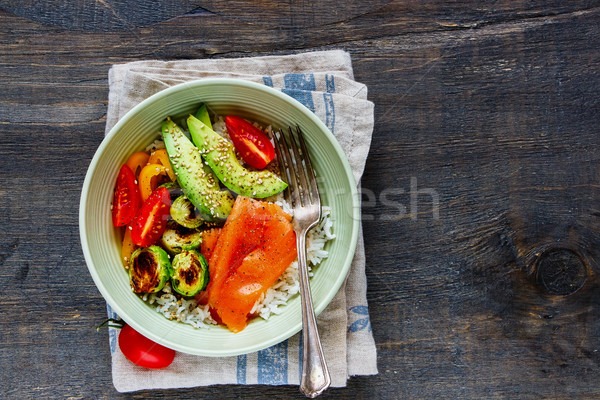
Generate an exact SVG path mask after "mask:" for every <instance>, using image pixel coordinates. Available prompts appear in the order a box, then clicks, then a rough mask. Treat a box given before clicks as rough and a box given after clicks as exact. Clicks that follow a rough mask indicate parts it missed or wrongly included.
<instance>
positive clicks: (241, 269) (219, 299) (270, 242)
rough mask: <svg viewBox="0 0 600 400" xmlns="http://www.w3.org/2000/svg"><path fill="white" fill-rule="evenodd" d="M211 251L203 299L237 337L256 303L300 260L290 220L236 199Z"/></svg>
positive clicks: (244, 199) (258, 204) (272, 206)
mask: <svg viewBox="0 0 600 400" xmlns="http://www.w3.org/2000/svg"><path fill="white" fill-rule="evenodd" d="M211 238H212V237H211ZM209 247H210V244H207V248H209ZM212 250H213V251H212V254H210V258H209V262H208V263H209V271H210V283H209V285H208V287H207V289H206V294H205V296H206V297H205V299H206V300H207V302H208V305H209V306H210V307H211V308H212V311H213V312H214V313H216V314H217V315H218V317H219V319H220V321H221V322H222V323H223V324H224V325H225V326H227V327H228V328H229V329H230V330H231V331H233V332H239V331H241V330H243V329H244V328H245V327H246V325H247V324H248V320H249V318H250V315H249V313H250V311H251V310H252V308H253V306H254V304H255V303H256V301H257V300H258V299H259V298H260V297H261V295H262V294H263V293H265V292H266V291H267V289H269V288H270V287H271V286H272V285H273V284H274V283H275V282H276V281H277V279H278V278H279V277H280V276H281V274H282V273H283V272H284V271H285V270H286V269H287V268H288V267H289V265H290V264H291V263H292V262H293V261H294V260H295V259H296V256H297V253H296V234H295V232H294V229H293V226H292V223H291V217H290V216H289V215H288V214H286V213H284V212H283V210H282V209H281V207H279V206H278V205H276V204H271V203H265V202H262V201H257V200H254V199H251V198H249V197H245V196H238V197H237V199H236V201H235V204H234V205H233V209H232V210H231V214H230V215H229V216H228V217H227V221H226V222H225V225H224V226H223V228H222V230H221V232H220V233H219V234H218V240H217V244H216V246H214V249H212ZM203 297H204V296H203ZM203 300H204V299H203Z"/></svg>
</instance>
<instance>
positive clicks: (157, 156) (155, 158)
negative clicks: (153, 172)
mask: <svg viewBox="0 0 600 400" xmlns="http://www.w3.org/2000/svg"><path fill="white" fill-rule="evenodd" d="M148 164H160V165H162V166H163V167H165V170H166V171H167V174H168V175H169V178H171V181H175V180H176V179H177V177H176V176H175V171H173V168H172V167H171V162H170V161H169V155H168V154H167V150H166V149H160V150H156V151H155V152H154V153H152V154H150V158H149V159H148Z"/></svg>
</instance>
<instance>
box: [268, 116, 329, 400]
mask: <svg viewBox="0 0 600 400" xmlns="http://www.w3.org/2000/svg"><path fill="white" fill-rule="evenodd" d="M288 131H289V135H288V136H289V138H288V139H287V140H286V138H285V136H286V135H284V133H283V131H282V130H281V129H280V130H279V132H278V133H279V136H277V135H274V136H275V140H274V142H275V147H276V149H277V157H278V158H277V160H278V163H279V168H280V170H281V176H282V177H283V178H284V179H285V180H287V182H288V185H289V186H288V189H287V190H286V191H285V199H286V201H287V202H288V204H290V206H292V209H293V210H294V218H293V220H292V223H293V225H294V231H295V232H296V247H297V249H298V270H299V271H300V298H301V300H302V342H303V353H302V378H301V380H300V391H301V392H302V393H304V394H305V395H306V396H307V397H310V398H314V397H317V396H318V395H320V394H321V393H323V391H324V390H325V389H327V388H328V387H329V385H330V384H331V378H330V376H329V371H328V369H327V363H326V362H325V356H324V355H323V348H322V347H321V340H320V339H319V331H318V329H317V321H316V319H315V312H314V309H313V302H312V297H311V294H310V286H309V283H308V266H307V262H306V233H307V232H308V231H309V230H310V229H311V228H312V227H314V226H315V225H317V223H318V222H319V220H320V219H321V200H320V198H319V189H318V187H317V181H316V178H315V173H314V170H313V168H312V164H311V162H310V157H309V156H308V151H307V149H306V143H305V142H304V138H303V137H302V131H301V130H300V127H299V126H296V135H295V136H296V137H297V141H298V143H299V145H298V143H296V138H294V134H293V132H292V128H290V127H288ZM288 140H289V143H290V145H291V146H288ZM290 147H291V152H290Z"/></svg>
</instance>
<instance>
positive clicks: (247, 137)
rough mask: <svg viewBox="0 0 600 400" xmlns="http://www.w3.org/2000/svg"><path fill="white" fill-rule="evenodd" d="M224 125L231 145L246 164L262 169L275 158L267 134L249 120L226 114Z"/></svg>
mask: <svg viewBox="0 0 600 400" xmlns="http://www.w3.org/2000/svg"><path fill="white" fill-rule="evenodd" d="M225 125H226V126H227V132H228V133H229V137H230V138H231V141H232V142H233V145H234V146H235V148H236V150H237V151H238V152H239V153H240V156H241V157H242V158H243V159H244V161H245V162H246V163H248V165H250V166H252V167H254V168H256V169H263V168H264V167H266V166H267V165H268V164H269V163H270V162H271V161H272V160H273V158H275V148H274V147H273V144H272V143H271V141H270V140H269V138H268V137H267V135H265V134H264V133H263V132H262V131H261V130H260V129H258V128H257V127H255V126H254V125H252V124H251V123H250V122H248V121H246V120H245V119H243V118H240V117H236V116H233V115H228V116H226V117H225Z"/></svg>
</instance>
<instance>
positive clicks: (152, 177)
mask: <svg viewBox="0 0 600 400" xmlns="http://www.w3.org/2000/svg"><path fill="white" fill-rule="evenodd" d="M168 180H169V174H168V173H167V170H166V168H165V167H163V166H162V165H160V164H148V165H146V166H145V167H144V168H143V169H142V171H141V172H140V176H139V178H138V182H139V185H140V194H141V195H142V201H146V199H147V198H148V197H150V195H151V194H152V192H153V191H154V189H156V188H157V187H159V186H160V185H161V184H163V183H164V182H165V181H168Z"/></svg>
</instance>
